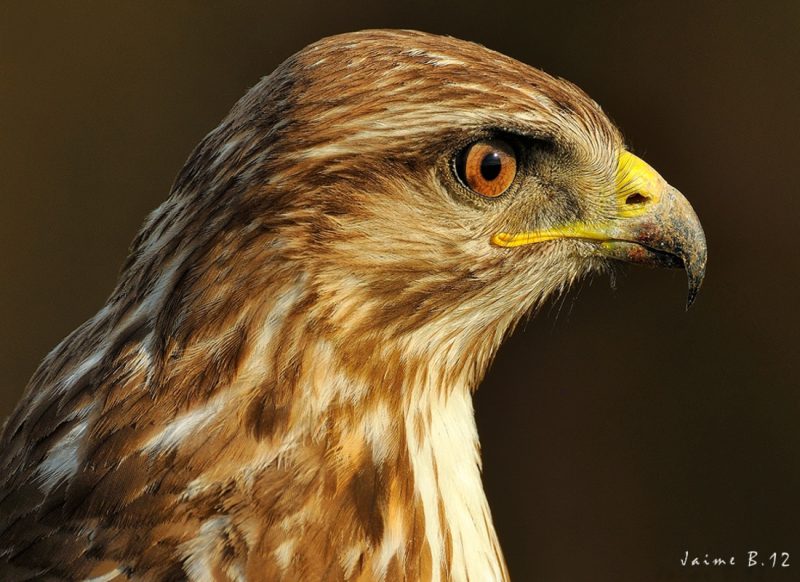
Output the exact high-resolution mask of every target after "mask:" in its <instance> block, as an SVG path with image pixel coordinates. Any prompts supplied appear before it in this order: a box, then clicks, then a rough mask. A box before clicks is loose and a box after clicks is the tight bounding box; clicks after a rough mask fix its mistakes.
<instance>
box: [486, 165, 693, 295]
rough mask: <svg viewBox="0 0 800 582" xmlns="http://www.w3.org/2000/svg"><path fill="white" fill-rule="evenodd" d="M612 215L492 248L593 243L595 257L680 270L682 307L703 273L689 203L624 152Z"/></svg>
mask: <svg viewBox="0 0 800 582" xmlns="http://www.w3.org/2000/svg"><path fill="white" fill-rule="evenodd" d="M616 201H617V212H616V216H614V217H612V218H611V219H609V220H607V221H604V222H602V223H597V222H593V223H584V222H579V223H574V224H568V225H564V226H562V227H558V228H551V229H545V230H538V231H528V232H520V233H504V232H501V233H498V234H496V235H494V236H493V237H492V243H493V244H495V245H497V246H502V247H516V246H522V245H529V244H536V243H540V242H546V241H551V240H557V239H579V240H587V241H593V242H596V243H597V252H598V254H600V255H602V256H605V257H608V258H611V259H616V260H621V261H627V262H630V263H638V264H643V265H651V266H660V267H682V268H683V269H685V271H686V275H687V277H688V279H689V297H688V299H687V308H688V307H689V306H691V304H692V303H693V302H694V299H695V297H696V296H697V293H698V291H699V290H700V285H701V284H702V282H703V277H704V275H705V270H706V254H707V253H706V237H705V234H704V233H703V227H702V226H701V225H700V220H699V219H698V218H697V215H696V214H695V212H694V210H693V209H692V207H691V205H690V204H689V201H688V200H686V198H684V196H683V195H682V194H681V193H680V192H678V190H676V189H675V188H673V187H672V186H670V185H669V184H668V183H667V182H666V181H665V180H664V178H662V177H661V176H660V175H659V173H658V172H656V171H655V170H654V169H653V168H652V167H650V166H649V165H648V164H647V163H646V162H644V161H643V160H642V159H640V158H638V157H636V156H635V155H633V154H632V153H630V152H628V151H623V152H622V153H621V154H620V156H619V162H618V166H617V178H616Z"/></svg>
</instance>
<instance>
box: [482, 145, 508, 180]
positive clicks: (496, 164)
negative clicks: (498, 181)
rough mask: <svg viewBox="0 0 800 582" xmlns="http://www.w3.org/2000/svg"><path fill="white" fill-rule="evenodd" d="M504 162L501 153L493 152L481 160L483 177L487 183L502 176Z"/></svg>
mask: <svg viewBox="0 0 800 582" xmlns="http://www.w3.org/2000/svg"><path fill="white" fill-rule="evenodd" d="M502 165H503V160H502V159H501V158H500V154H499V152H491V153H489V154H486V155H485V156H483V159H482V160H481V176H483V179H484V180H486V181H487V182H491V181H492V180H494V179H495V178H497V176H499V175H500V170H501V169H502Z"/></svg>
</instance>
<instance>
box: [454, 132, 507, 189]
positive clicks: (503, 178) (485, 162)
mask: <svg viewBox="0 0 800 582" xmlns="http://www.w3.org/2000/svg"><path fill="white" fill-rule="evenodd" d="M456 174H457V175H458V178H459V180H461V182H463V183H464V185H466V186H467V187H468V188H469V189H470V190H472V191H473V192H476V193H477V194H480V195H481V196H486V197H487V198H496V197H497V196H500V195H501V194H502V193H503V192H505V191H506V190H508V187H509V186H511V183H512V182H513V181H514V177H515V176H516V175H517V155H516V153H515V152H514V148H513V147H511V145H510V144H509V143H508V142H506V141H503V140H500V139H491V140H486V141H478V142H475V143H474V144H472V145H470V146H467V148H465V149H464V150H463V151H462V152H461V153H460V154H459V155H458V158H456Z"/></svg>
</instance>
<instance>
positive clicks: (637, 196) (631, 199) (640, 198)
mask: <svg viewBox="0 0 800 582" xmlns="http://www.w3.org/2000/svg"><path fill="white" fill-rule="evenodd" d="M649 201H650V198H649V197H648V196H645V195H644V194H641V193H639V192H634V193H633V194H631V195H630V196H628V197H627V198H626V199H625V204H630V205H634V204H644V203H645V202H649Z"/></svg>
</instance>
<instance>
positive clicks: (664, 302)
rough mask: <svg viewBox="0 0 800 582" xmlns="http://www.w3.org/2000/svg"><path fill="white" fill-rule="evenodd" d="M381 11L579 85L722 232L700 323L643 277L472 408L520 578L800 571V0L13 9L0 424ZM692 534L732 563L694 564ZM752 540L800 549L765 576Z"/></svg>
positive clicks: (549, 341)
mask: <svg viewBox="0 0 800 582" xmlns="http://www.w3.org/2000/svg"><path fill="white" fill-rule="evenodd" d="M370 27H393V28H397V27H408V28H417V29H422V30H427V31H430V32H436V33H444V34H449V35H453V36H457V37H462V38H465V39H469V40H474V41H477V42H480V43H483V44H486V45H488V46H489V47H491V48H494V49H496V50H499V51H501V52H504V53H507V54H509V55H511V56H513V57H516V58H517V59H519V60H521V61H524V62H526V63H529V64H532V65H535V66H538V67H540V68H543V69H545V70H546V71H548V72H551V73H554V74H557V75H559V76H563V77H566V78H568V79H570V80H572V81H574V82H575V83H577V84H578V85H580V86H581V87H582V88H583V89H584V90H586V91H587V92H588V93H589V94H590V95H592V96H593V97H594V98H595V99H596V100H597V101H598V102H599V103H601V104H602V105H603V107H604V108H605V110H606V111H607V112H608V113H609V115H610V116H611V117H612V118H613V119H614V120H615V121H616V122H617V123H618V124H619V125H620V127H621V128H622V129H623V131H624V133H625V134H626V136H627V137H628V139H629V142H630V143H631V144H632V145H633V147H634V149H635V151H636V152H637V153H639V154H641V155H642V156H643V157H644V158H645V159H646V160H648V161H649V162H650V163H651V164H652V165H653V166H655V167H656V168H657V169H658V170H659V171H660V172H661V173H662V174H663V175H664V176H665V177H666V178H667V179H668V180H669V181H670V182H672V183H673V184H674V185H676V186H677V187H678V188H679V189H680V190H682V191H683V192H684V193H685V194H686V196H687V197H688V198H689V199H690V200H691V201H692V203H693V204H694V206H695V209H696V210H697V212H698V214H699V215H700V218H701V220H702V221H703V224H704V226H705V229H706V234H707V237H708V241H709V256H710V259H709V269H708V276H707V279H706V283H705V286H704V289H703V292H702V293H701V294H700V297H699V299H698V301H697V303H696V305H695V307H693V308H692V309H691V311H689V312H688V313H686V312H685V311H684V309H683V302H684V299H685V280H684V278H683V275H682V274H681V273H679V272H665V271H651V270H644V269H634V268H630V269H628V268H626V269H622V270H621V271H620V273H619V275H618V277H617V282H616V287H617V288H616V289H612V285H611V284H610V282H609V279H608V278H607V277H601V278H596V279H595V280H593V281H591V282H585V283H584V284H582V285H581V286H580V287H579V288H578V289H576V290H573V291H572V292H571V293H570V294H569V295H568V296H567V297H566V298H564V299H563V300H561V301H559V302H556V303H553V304H552V305H551V306H549V307H547V308H545V309H544V310H543V311H542V312H541V313H540V314H538V316H537V317H536V318H534V319H532V320H531V321H530V322H529V323H528V324H527V325H522V326H520V329H518V331H517V332H516V333H515V334H514V336H513V337H512V338H511V340H510V341H509V342H507V344H506V345H505V346H504V347H503V349H502V350H501V351H500V353H499V355H498V357H497V360H496V362H495V364H494V366H493V367H492V369H491V370H490V373H489V375H488V377H487V379H486V381H485V382H484V384H483V386H482V388H481V389H480V391H479V392H478V394H477V396H476V406H477V411H478V423H479V428H480V432H481V437H482V443H483V453H484V464H485V483H486V488H487V491H488V495H489V499H490V502H491V504H492V508H493V512H494V518H495V522H496V525H497V528H498V531H499V535H500V538H501V541H502V544H503V547H504V549H505V553H506V556H507V559H508V563H509V567H510V569H511V573H512V577H513V578H514V579H515V580H517V581H526V580H543V581H546V582H561V581H563V582H582V581H609V582H611V581H615V582H625V581H631V582H647V581H651V580H653V581H655V580H725V581H737V580H800V519H798V518H800V513H799V512H798V511H799V510H800V503H798V496H800V423H799V422H798V420H800V390H799V389H798V388H800V386H799V385H798V380H797V364H796V362H797V359H798V353H797V352H798V342H797V339H798V338H797V335H798V329H800V316H799V314H800V310H798V306H797V302H798V293H797V285H798V267H799V266H800V260H799V259H798V258H797V245H798V227H797V222H798V212H800V189H798V187H797V172H798V166H799V165H800V145H799V144H800V41H799V40H798V39H799V38H800V3H798V2H783V3H782V2H763V3H747V2H692V3H689V2H686V3H682V2H668V3H666V2H665V3H660V4H655V3H642V2H628V1H617V2H598V3H591V4H589V3H586V4H578V3H566V2H565V3H558V2H552V1H551V2H538V1H531V0H527V1H520V2H516V3H510V2H487V1H486V0H481V1H475V0H461V1H459V2H437V3H435V4H434V3H430V2H402V3H401V2H397V3H391V4H388V3H377V2H348V3H339V2H322V1H319V2H286V3H283V2H227V3H225V4H224V5H217V6H214V7H212V6H211V5H210V3H199V2H171V3H161V2H136V3H133V2H129V3H128V2H126V3H113V4H112V3H103V2H95V3H90V2H81V3H56V2H52V3H43V2H36V3H16V4H11V3H4V4H3V6H2V7H1V8H0V79H1V80H0V203H1V204H2V212H0V249H2V252H0V273H2V275H0V281H2V282H1V283H0V320H1V321H2V333H0V417H2V416H5V414H7V413H8V412H9V411H10V409H11V407H12V406H13V404H14V402H15V401H16V399H17V398H18V396H19V394H20V393H21V391H22V389H23V387H24V385H25V383H26V381H27V379H28V378H29V376H30V375H31V374H32V372H33V371H34V369H35V367H36V365H37V363H38V362H39V361H40V359H41V358H42V357H43V356H44V355H45V354H46V352H47V351H48V350H49V349H50V348H52V347H53V346H54V345H55V344H56V343H57V342H58V341H59V340H60V339H61V338H63V337H64V336H65V335H66V334H67V333H68V332H69V331H71V330H72V329H74V328H75V327H76V326H77V325H78V324H80V323H81V322H83V321H84V320H85V319H87V318H88V317H90V316H91V315H92V314H94V312H95V311H97V310H98V309H99V308H100V307H101V306H102V304H103V302H104V300H105V298H106V296H107V294H108V293H109V292H110V291H111V288H112V286H113V284H114V281H115V278H116V275H117V270H118V268H119V266H120V264H121V263H122V261H123V259H124V257H125V256H126V252H127V246H128V244H129V242H130V240H131V239H132V238H133V236H134V234H135V233H136V231H137V229H138V227H139V225H140V224H141V222H142V220H143V219H144V217H145V215H146V214H147V213H148V212H149V211H150V210H151V209H153V208H155V207H156V206H157V205H158V204H159V203H160V202H161V201H162V200H163V199H164V198H165V197H166V195H167V192H168V190H169V187H170V184H171V181H172V179H173V177H174V176H175V174H176V173H177V172H178V170H179V169H180V167H181V165H182V164H183V162H184V160H185V159H186V157H187V156H188V154H189V152H190V151H191V149H192V148H193V146H194V145H195V144H196V143H197V142H198V141H199V140H200V138H202V137H203V135H204V134H205V133H206V132H208V131H209V130H211V129H212V128H213V127H214V126H215V125H216V123H217V122H218V121H219V120H220V119H221V118H222V117H223V115H225V113H226V112H227V110H228V109H229V108H230V107H231V106H232V105H233V103H234V102H235V101H236V100H237V99H238V98H239V97H240V96H241V95H242V94H243V92H244V91H245V90H246V89H247V88H248V87H249V86H251V85H252V84H254V83H255V82H256V81H257V80H258V79H259V78H260V77H261V76H262V75H264V74H267V73H268V72H270V71H271V70H272V69H273V68H274V67H275V66H276V65H277V64H278V63H279V62H281V61H282V60H283V59H284V58H286V57H287V56H289V55H290V54H291V53H293V52H294V51H296V50H299V49H300V48H302V47H303V46H304V45H306V44H307V43H309V42H312V41H314V40H316V39H318V38H320V37H322V36H326V35H330V34H333V33H338V32H344V31H351V30H357V29H362V28H370ZM498 98H502V97H501V96H498ZM686 550H688V551H689V552H690V553H691V554H693V555H695V554H697V555H700V556H701V557H702V556H703V555H704V554H705V553H708V554H709V555H710V556H712V557H713V556H725V557H727V556H730V555H734V556H736V559H737V561H739V562H741V564H740V565H739V566H736V567H732V568H717V569H714V568H681V567H680V564H679V559H680V558H681V557H682V556H683V555H684V551H686ZM748 550H757V551H759V552H761V554H762V555H761V557H760V558H759V561H761V559H762V558H764V557H766V555H768V554H770V553H772V552H779V553H780V552H789V553H790V556H791V558H790V564H791V566H790V567H789V568H785V569H780V568H776V569H772V568H770V567H769V562H768V565H767V566H765V567H757V568H750V569H748V568H747V567H746V566H745V565H744V563H745V562H746V552H747V551H748Z"/></svg>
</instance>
